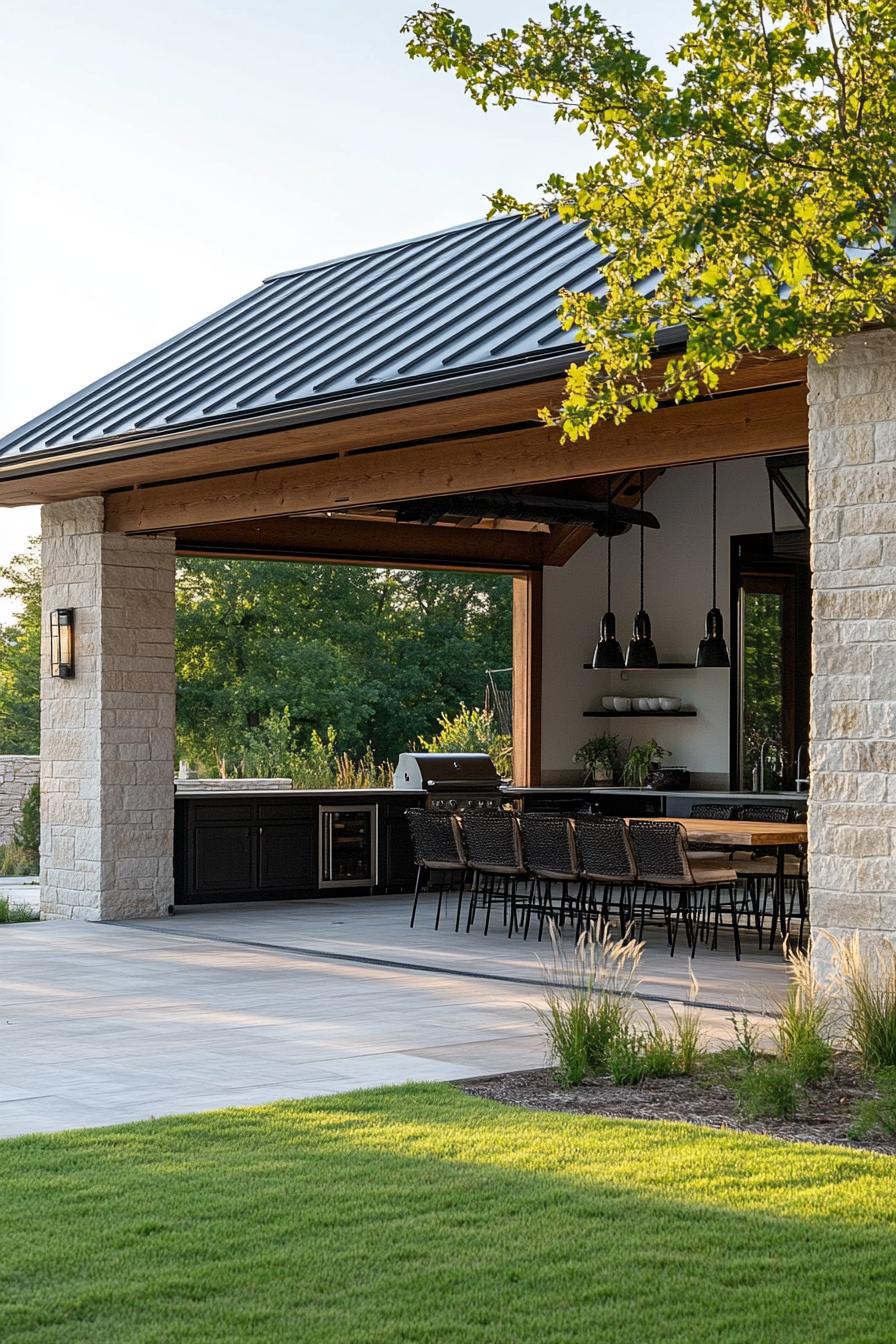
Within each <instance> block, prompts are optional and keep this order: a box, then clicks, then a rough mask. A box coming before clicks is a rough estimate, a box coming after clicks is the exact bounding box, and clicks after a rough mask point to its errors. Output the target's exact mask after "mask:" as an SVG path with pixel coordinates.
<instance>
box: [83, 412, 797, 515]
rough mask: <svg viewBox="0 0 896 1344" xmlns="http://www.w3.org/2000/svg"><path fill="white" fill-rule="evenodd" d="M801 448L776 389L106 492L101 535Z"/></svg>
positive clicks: (793, 414) (793, 415)
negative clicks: (588, 430)
mask: <svg viewBox="0 0 896 1344" xmlns="http://www.w3.org/2000/svg"><path fill="white" fill-rule="evenodd" d="M807 442H808V408H807V403H806V389H805V387H804V386H803V385H797V386H789V385H786V386H782V387H778V388H773V389H769V390H767V391H763V392H745V393H743V394H741V395H739V396H736V397H724V398H719V399H714V400H709V401H703V402H696V403H691V404H688V405H683V406H675V407H663V408H661V409H660V410H657V411H654V412H653V414H651V415H634V416H632V417H631V419H629V420H627V421H626V423H625V424H624V425H605V426H602V427H600V428H599V429H598V430H596V431H595V432H594V433H593V434H592V436H591V438H590V439H589V440H586V441H584V442H575V443H565V444H564V443H561V441H560V435H559V433H558V432H557V431H556V430H551V429H532V430H522V431H519V432H514V433H508V434H495V435H489V436H484V437H477V438H474V439H470V438H461V439H455V440H449V441H447V442H444V443H441V444H440V445H439V446H438V447H437V448H435V447H426V448H421V447H419V446H415V447H407V448H395V449H383V450H381V451H379V452H375V453H365V454H361V455H356V456H346V457H343V458H339V459H337V460H331V461H323V462H321V461H318V462H309V463H307V464H301V465H292V466H288V467H265V468H262V469H260V470H257V471H242V472H238V473H229V474H224V475H220V476H216V477H211V478H208V479H204V480H199V481H189V482H184V481H178V482H172V483H170V484H166V485H151V486H145V487H143V488H140V489H132V490H127V491H121V492H113V493H112V494H110V495H109V496H108V497H107V501H106V519H107V522H106V525H107V528H108V529H109V530H110V531H120V532H157V531H168V530H172V529H177V528H180V527H186V526H191V525H199V524H201V523H212V522H224V521H232V520H236V519H240V518H264V517H272V516H277V515H280V514H284V513H315V512H320V511H321V510H325V509H332V508H337V509H346V508H357V507H361V506H363V505H365V504H376V503H385V502H394V501H396V500H405V499H420V498H425V497H427V496H433V495H448V494H456V493H458V491H464V492H467V491H475V490H488V489H505V488H509V487H512V486H534V485H542V484H544V483H547V482H551V481H554V482H556V481H572V480H579V479H581V478H583V477H591V476H597V475H603V474H608V473H617V472H625V471H634V470H640V469H641V468H643V469H645V470H647V469H653V468H662V467H669V466H676V465H681V464H685V463H689V462H706V461H712V460H714V459H715V460H722V459H724V458H732V457H743V456H749V455H756V454H766V453H773V452H780V451H785V450H786V449H789V448H800V447H804V446H805V445H806V443H807Z"/></svg>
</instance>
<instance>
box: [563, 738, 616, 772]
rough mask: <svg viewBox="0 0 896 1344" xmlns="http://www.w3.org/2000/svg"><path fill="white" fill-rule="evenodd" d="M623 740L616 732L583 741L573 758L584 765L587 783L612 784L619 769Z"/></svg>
mask: <svg viewBox="0 0 896 1344" xmlns="http://www.w3.org/2000/svg"><path fill="white" fill-rule="evenodd" d="M620 756H621V740H620V738H618V737H617V736H616V734H615V733H602V734H601V735H600V736H599V737H591V738H589V739H588V741H587V742H583V743H582V745H581V746H580V747H579V749H578V751H577V752H576V754H575V756H574V757H573V760H574V761H575V762H576V764H577V765H580V766H582V768H583V770H584V772H585V783H586V784H607V783H610V784H612V782H613V780H614V779H615V778H616V774H617V772H618V770H619V761H620Z"/></svg>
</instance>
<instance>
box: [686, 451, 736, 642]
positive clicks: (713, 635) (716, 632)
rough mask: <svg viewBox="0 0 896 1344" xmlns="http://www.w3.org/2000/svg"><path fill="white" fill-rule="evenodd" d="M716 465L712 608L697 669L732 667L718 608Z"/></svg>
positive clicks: (713, 500)
mask: <svg viewBox="0 0 896 1344" xmlns="http://www.w3.org/2000/svg"><path fill="white" fill-rule="evenodd" d="M716 528H717V519H716V464H715V462H713V464H712V606H711V608H710V609H709V611H708V612H707V613H706V634H705V636H704V637H703V639H701V641H700V643H699V645H698V647H697V658H696V660H695V664H694V665H695V667H730V666H731V659H730V658H729V657H728V645H727V644H726V643H725V623H724V621H723V620H722V613H721V611H719V608H718V607H717V606H716Z"/></svg>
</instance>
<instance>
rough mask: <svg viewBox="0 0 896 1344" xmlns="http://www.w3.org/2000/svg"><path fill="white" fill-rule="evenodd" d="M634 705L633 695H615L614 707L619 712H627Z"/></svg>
mask: <svg viewBox="0 0 896 1344" xmlns="http://www.w3.org/2000/svg"><path fill="white" fill-rule="evenodd" d="M631 707H632V702H631V697H630V696H628V695H614V696H613V708H614V709H615V710H616V713H617V714H627V713H628V712H629V710H630V709H631Z"/></svg>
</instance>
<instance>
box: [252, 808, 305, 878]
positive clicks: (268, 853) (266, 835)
mask: <svg viewBox="0 0 896 1344" xmlns="http://www.w3.org/2000/svg"><path fill="white" fill-rule="evenodd" d="M314 854H315V835H314V823H313V822H297V821H268V822H264V823H263V824H262V825H260V826H259V828H258V886H259V888H260V889H261V890H262V891H291V890H294V889H295V888H297V887H298V888H304V887H313V886H314V881H315V877H316V872H315V859H314Z"/></svg>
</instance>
